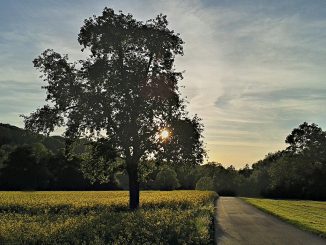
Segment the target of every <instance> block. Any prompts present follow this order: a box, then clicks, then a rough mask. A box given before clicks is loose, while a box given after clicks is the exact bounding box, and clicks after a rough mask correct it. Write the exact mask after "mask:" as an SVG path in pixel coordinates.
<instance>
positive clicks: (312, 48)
mask: <svg viewBox="0 0 326 245" xmlns="http://www.w3.org/2000/svg"><path fill="white" fill-rule="evenodd" d="M105 6H108V7H111V8H113V9H115V10H122V11H123V12H125V13H127V12H129V13H132V14H133V15H134V17H135V18H137V19H139V20H147V19H150V18H153V17H155V16H156V15H157V14H159V13H164V14H166V15H167V16H168V20H169V23H170V27H171V28H172V29H174V30H175V31H176V32H178V33H180V34H181V37H182V38H183V40H184V41H185V43H186V44H185V46H184V51H185V55H184V56H183V57H180V58H178V59H177V60H176V64H175V65H176V68H177V69H179V70H180V71H185V74H184V77H185V78H184V80H183V81H182V85H184V86H185V88H184V89H183V95H184V96H187V98H188V101H189V105H188V109H189V111H190V112H191V114H195V113H197V114H198V115H199V116H200V117H201V118H203V123H204V125H205V142H206V144H207V149H208V154H209V159H208V160H209V161H218V162H222V163H224V164H225V165H230V164H233V165H235V166H236V167H241V166H243V165H244V164H246V163H249V164H250V163H253V162H255V161H257V160H259V159H262V158H263V157H264V156H265V154H267V153H268V152H273V151H276V150H278V149H283V148H284V147H285V144H284V143H283V142H284V139H285V137H286V136H287V135H288V134H289V133H290V132H291V130H292V129H293V128H294V127H297V126H298V125H299V124H300V123H302V122H304V121H308V122H315V123H317V124H318V125H319V126H321V127H322V128H323V129H324V130H325V129H326V106H325V105H326V103H325V102H326V1H325V0H311V1H306V0H291V1H287V0H279V1H269V0H265V1H263V0H256V1H254V0H252V1H246V0H239V1H236V0H233V1H227V0H215V1H213V0H212V1H209V0H205V1H191V0H189V1H175V0H174V1H172V0H171V1H167V0H164V1H149V0H148V1H145V0H144V1H132V0H129V1H122V0H120V1H119V0H117V1H102V0H97V1H89V0H75V1H73V0H71V1H66V0H53V1H52V0H47V1H45V0H1V1H0V122H3V123H10V124H13V125H16V126H19V127H22V126H23V122H22V119H21V118H20V117H19V114H28V113H30V112H32V111H33V110H35V109H36V108H37V107H40V106H42V105H43V104H44V98H45V92H44V91H43V90H41V89H40V86H41V85H42V84H43V83H42V81H41V79H40V78H39V75H40V74H38V72H37V71H36V70H35V69H34V68H33V64H32V60H33V59H34V58H35V57H36V56H37V55H39V54H40V53H41V52H42V51H43V50H45V49H47V48H53V49H54V50H55V51H57V52H59V53H67V54H69V56H70V58H71V59H72V60H76V59H81V58H83V57H85V54H83V53H81V52H80V49H81V47H80V46H79V44H78V42H77V35H78V33H79V29H80V27H81V26H82V24H83V20H84V19H85V18H88V17H90V16H92V15H94V14H95V15H100V14H101V11H102V10H103V8H104V7H105Z"/></svg>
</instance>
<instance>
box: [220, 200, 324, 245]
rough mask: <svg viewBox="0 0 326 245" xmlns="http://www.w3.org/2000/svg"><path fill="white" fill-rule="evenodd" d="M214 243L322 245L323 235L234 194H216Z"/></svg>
mask: <svg viewBox="0 0 326 245" xmlns="http://www.w3.org/2000/svg"><path fill="white" fill-rule="evenodd" d="M216 219H217V220H216V222H215V225H216V227H215V241H216V244H219V245H220V244H250V245H254V244H263V245H269V244H275V245H282V244H286V245H292V244H293V245H299V244H304V245H319V244H323V245H326V239H323V238H320V237H318V236H316V235H314V234H310V233H308V232H305V231H301V230H299V229H297V228H295V227H294V226H292V225H290V224H287V223H285V222H283V221H281V220H279V219H277V218H275V217H273V216H271V215H269V214H265V213H264V212H262V211H260V210H258V209H256V208H254V207H252V206H251V205H249V204H247V203H245V202H244V201H242V200H240V199H238V198H235V197H220V198H219V200H218V201H217V208H216Z"/></svg>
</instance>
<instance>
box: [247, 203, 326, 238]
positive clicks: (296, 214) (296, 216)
mask: <svg viewBox="0 0 326 245" xmlns="http://www.w3.org/2000/svg"><path fill="white" fill-rule="evenodd" d="M243 200H244V201H246V202H248V203H250V204H252V205H254V206H255V207H257V208H259V209H261V210H263V211H265V212H267V213H270V214H272V215H275V216H277V217H279V218H281V219H282V220H285V221H287V222H289V223H291V224H294V225H296V226H297V227H299V228H301V229H303V230H307V231H311V232H313V233H315V234H318V235H320V236H323V237H326V202H322V201H307V200H275V199H259V198H243Z"/></svg>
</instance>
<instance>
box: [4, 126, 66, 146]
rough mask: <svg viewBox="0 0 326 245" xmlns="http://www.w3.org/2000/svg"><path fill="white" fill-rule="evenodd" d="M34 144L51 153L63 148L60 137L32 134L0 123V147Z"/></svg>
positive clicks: (63, 141) (63, 142)
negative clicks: (40, 144)
mask: <svg viewBox="0 0 326 245" xmlns="http://www.w3.org/2000/svg"><path fill="white" fill-rule="evenodd" d="M34 143H42V144H43V145H44V146H45V147H46V148H48V149H49V150H51V151H52V152H58V151H59V150H60V149H62V148H64V146H65V140H64V138H63V137H61V136H44V135H40V134H34V133H32V132H29V131H27V130H25V129H21V128H18V127H16V126H12V125H10V124H3V123H0V147H1V146H2V145H24V144H28V145H30V144H34Z"/></svg>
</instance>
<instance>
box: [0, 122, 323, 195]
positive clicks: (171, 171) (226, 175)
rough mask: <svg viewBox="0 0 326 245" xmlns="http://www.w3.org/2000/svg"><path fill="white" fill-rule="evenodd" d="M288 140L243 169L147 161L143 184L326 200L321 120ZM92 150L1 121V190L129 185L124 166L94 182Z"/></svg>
mask: <svg viewBox="0 0 326 245" xmlns="http://www.w3.org/2000/svg"><path fill="white" fill-rule="evenodd" d="M285 142H286V143H287V144H288V147H287V148H286V149H284V150H280V151H277V152H275V153H269V154H267V155H266V157H265V158H264V159H262V160H260V161H258V162H256V163H253V164H252V165H251V166H249V165H246V166H245V167H244V168H242V169H239V170H236V169H235V168H234V167H233V166H232V165H231V166H230V167H228V168H225V167H223V166H222V164H220V163H216V162H210V163H207V164H204V165H191V164H184V165H173V164H169V165H163V166H162V165H160V164H158V163H156V162H155V161H154V160H149V161H147V162H143V163H142V168H144V169H143V170H142V176H141V180H142V182H141V188H142V189H143V190H147V189H158V190H173V189H200V190H214V191H216V192H217V193H219V194H220V195H232V196H233V195H238V196H262V197H268V198H293V199H313V200H326V132H325V131H323V130H322V129H321V128H320V127H318V125H316V124H308V123H303V124H301V125H299V126H298V128H295V129H293V131H292V132H291V133H290V134H289V135H288V137H287V138H286V139H285ZM90 151H91V142H89V141H87V140H86V139H79V140H77V141H75V142H73V143H72V142H69V141H67V140H66V139H64V138H63V137H61V136H49V137H47V136H43V135H38V134H33V133H30V132H28V131H26V130H23V129H20V128H18V127H15V126H11V125H9V124H0V190H118V189H127V188H128V177H127V174H126V173H125V171H123V170H121V171H116V169H115V171H113V172H114V174H112V175H109V176H108V177H107V178H105V179H103V181H102V183H98V182H95V183H93V182H92V181H91V180H92V178H91V177H90V176H89V173H90V172H91V171H90V169H89V164H87V163H86V162H87V161H88V160H89V159H88V158H89V155H90V154H89V152H90ZM87 159H88V160H87ZM121 161H122V160H121ZM86 168H88V169H86ZM107 171H109V170H107ZM83 173H88V174H83Z"/></svg>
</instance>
